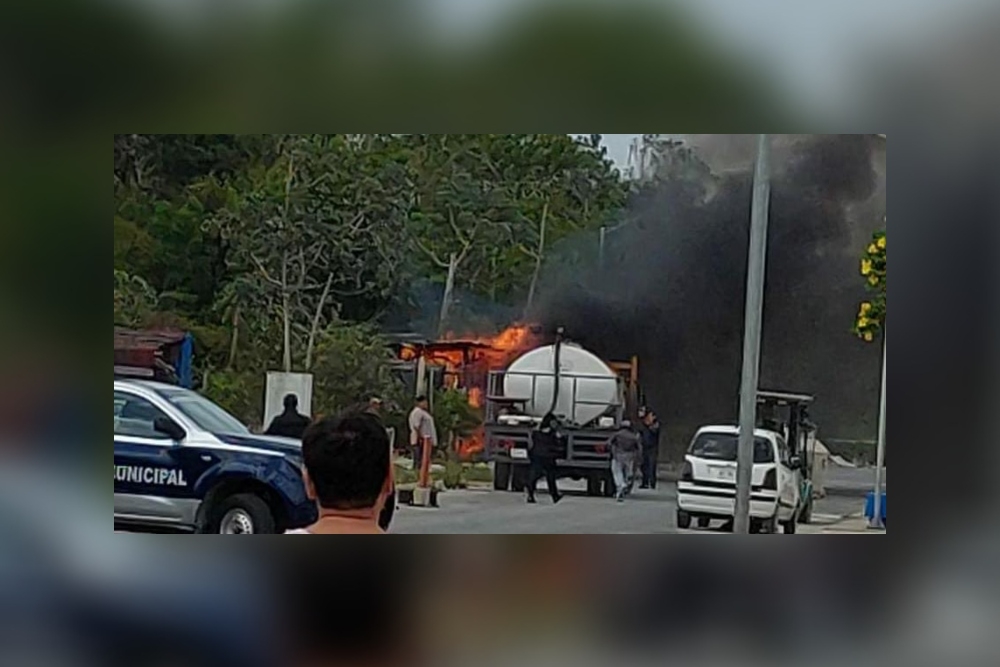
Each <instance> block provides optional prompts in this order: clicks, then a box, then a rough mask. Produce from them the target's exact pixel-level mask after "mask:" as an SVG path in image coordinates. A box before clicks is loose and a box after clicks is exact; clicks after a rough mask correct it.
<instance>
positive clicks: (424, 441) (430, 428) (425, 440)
mask: <svg viewBox="0 0 1000 667" xmlns="http://www.w3.org/2000/svg"><path fill="white" fill-rule="evenodd" d="M429 408H430V403H429V402H428V401H427V397H426V396H418V397H417V401H416V405H415V406H414V408H413V411H412V412H410V419H409V424H410V447H411V448H412V450H413V469H414V470H419V471H420V486H421V487H423V488H426V487H427V486H429V483H430V480H429V479H428V478H427V477H428V475H429V474H430V455H431V453H433V451H434V448H435V447H437V444H438V436H437V427H436V426H435V425H434V417H432V416H431V413H430V412H429ZM425 467H426V468H427V470H425V469H424V468H425Z"/></svg>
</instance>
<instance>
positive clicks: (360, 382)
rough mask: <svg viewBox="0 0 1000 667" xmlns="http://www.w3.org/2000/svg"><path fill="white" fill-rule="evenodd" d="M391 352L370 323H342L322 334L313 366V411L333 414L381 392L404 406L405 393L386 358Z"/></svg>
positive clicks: (391, 400)
mask: <svg viewBox="0 0 1000 667" xmlns="http://www.w3.org/2000/svg"><path fill="white" fill-rule="evenodd" d="M390 358H391V353H390V351H389V348H388V346H387V344H386V342H385V340H384V339H383V338H382V337H381V336H379V335H378V334H377V333H376V332H375V330H374V328H373V327H371V326H370V325H364V324H362V325H339V326H333V327H330V328H329V329H327V330H325V331H324V332H323V333H322V335H321V336H320V339H319V343H318V345H317V350H316V362H315V365H314V367H313V374H314V385H313V412H314V413H315V414H317V415H331V414H336V413H338V412H340V411H342V410H345V409H347V408H349V407H351V406H353V405H356V404H358V403H361V402H363V401H365V400H366V399H367V397H368V396H369V395H370V394H371V393H377V394H379V395H380V396H381V397H382V398H383V399H384V400H386V401H387V402H389V403H390V404H394V405H399V406H400V408H402V407H403V405H404V403H402V402H401V400H400V397H401V395H402V393H403V389H402V387H401V386H400V385H399V382H398V380H397V379H396V378H395V377H393V375H392V374H391V372H390V370H389V367H388V365H387V363H386V362H388V361H389V360H390Z"/></svg>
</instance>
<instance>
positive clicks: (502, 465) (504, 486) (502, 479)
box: [493, 461, 510, 491]
mask: <svg viewBox="0 0 1000 667" xmlns="http://www.w3.org/2000/svg"><path fill="white" fill-rule="evenodd" d="M508 489H510V464H509V463H507V462H502V461H497V463H496V467H495V470H494V471H493V490H494V491H507V490H508Z"/></svg>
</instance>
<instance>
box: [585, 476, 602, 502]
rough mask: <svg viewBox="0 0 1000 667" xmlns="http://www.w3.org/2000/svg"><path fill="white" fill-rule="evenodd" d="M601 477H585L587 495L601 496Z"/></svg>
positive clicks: (592, 496)
mask: <svg viewBox="0 0 1000 667" xmlns="http://www.w3.org/2000/svg"><path fill="white" fill-rule="evenodd" d="M601 491H602V489H601V478H600V476H598V475H591V476H590V477H588V478H587V495H588V496H590V497H591V498H599V497H600V496H601Z"/></svg>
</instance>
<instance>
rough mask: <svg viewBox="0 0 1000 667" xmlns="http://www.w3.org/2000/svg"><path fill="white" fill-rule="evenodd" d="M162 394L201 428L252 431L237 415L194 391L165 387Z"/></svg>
mask: <svg viewBox="0 0 1000 667" xmlns="http://www.w3.org/2000/svg"><path fill="white" fill-rule="evenodd" d="M160 394H162V395H163V397H164V398H165V399H167V400H168V401H170V404H171V405H173V406H174V407H175V408H177V409H178V410H180V411H181V412H183V413H184V415H185V416H186V417H187V418H188V419H190V420H191V421H193V422H194V423H195V424H197V425H198V427H199V428H201V429H203V430H205V431H208V432H209V433H222V434H227V435H243V434H245V433H249V432H250V431H249V429H247V427H246V426H244V425H243V424H242V423H240V420H238V419H237V418H236V417H234V416H232V415H231V414H229V413H228V412H226V411H225V410H223V409H222V408H220V407H219V406H218V405H216V404H215V403H213V402H212V401H210V400H208V399H207V398H205V397H204V396H201V395H199V394H196V393H194V392H193V391H188V390H187V389H165V390H162V391H160Z"/></svg>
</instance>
